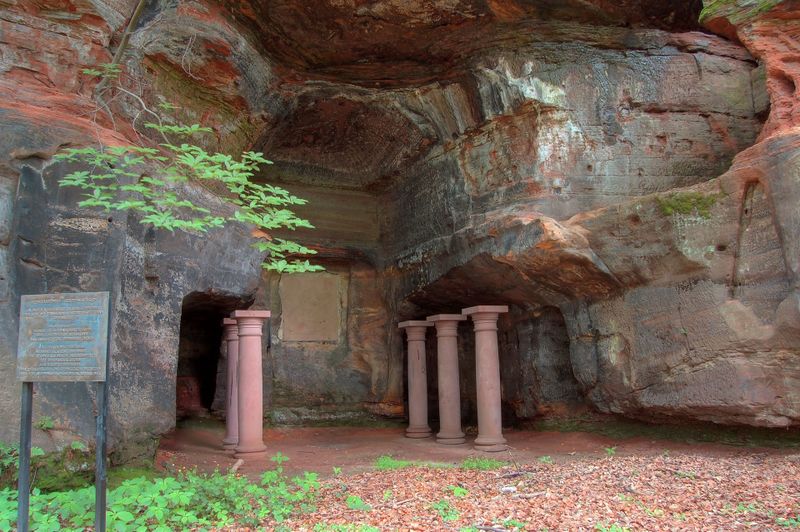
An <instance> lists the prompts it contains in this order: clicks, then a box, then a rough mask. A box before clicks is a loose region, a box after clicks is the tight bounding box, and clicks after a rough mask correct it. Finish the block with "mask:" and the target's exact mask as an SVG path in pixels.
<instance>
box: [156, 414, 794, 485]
mask: <svg viewBox="0 0 800 532" xmlns="http://www.w3.org/2000/svg"><path fill="white" fill-rule="evenodd" d="M223 435H224V427H223V425H222V424H218V423H216V422H212V421H206V420H204V421H203V422H202V423H201V424H196V425H195V424H191V425H189V426H185V427H181V428H179V429H176V430H175V431H173V432H171V433H170V434H168V435H166V436H165V437H164V438H163V439H162V440H161V446H160V447H159V450H158V454H157V457H156V467H157V468H159V469H165V470H173V469H187V468H188V469H190V468H197V469H198V470H199V471H204V472H212V471H214V470H215V469H219V470H220V471H225V470H227V469H229V468H230V467H232V466H233V465H234V463H235V462H236V459H235V458H234V457H233V454H232V453H231V452H228V451H225V450H223V449H222V447H221V444H222V438H223ZM504 435H505V437H506V439H507V440H508V444H509V447H510V449H509V451H507V452H501V453H491V454H487V453H480V452H476V451H475V450H473V448H472V446H471V445H470V444H469V440H470V439H474V436H473V437H472V438H470V437H469V436H468V442H467V444H464V445H455V446H448V445H438V444H436V443H435V442H434V440H433V439H432V438H426V439H411V438H406V437H405V436H404V432H403V429H402V428H385V427H378V428H368V427H285V428H268V429H265V430H264V443H266V445H267V449H268V454H267V456H266V457H265V458H264V459H261V460H257V461H248V462H245V463H244V464H243V465H242V466H241V468H240V469H239V471H240V472H242V473H245V474H248V475H252V476H254V478H255V476H256V475H258V474H260V473H261V472H262V471H264V469H267V468H271V467H273V466H274V464H273V463H272V462H270V461H269V457H271V456H272V455H274V454H275V453H277V452H280V453H283V454H284V455H286V456H287V457H289V461H288V462H287V463H285V464H284V469H285V470H286V471H287V472H288V473H290V474H294V473H298V472H302V471H315V472H317V473H319V474H320V476H321V477H326V476H329V475H330V474H331V473H332V471H333V468H334V467H338V468H341V470H342V472H343V473H345V474H347V473H355V472H361V471H367V470H371V469H372V467H373V465H374V463H375V459H376V458H377V457H379V456H382V455H390V456H393V457H394V458H397V459H402V460H414V461H421V462H444V463H453V464H455V463H459V462H461V461H462V460H464V458H467V457H469V456H488V457H492V458H496V459H498V460H505V461H511V462H516V463H519V464H526V463H533V462H536V461H537V459H538V458H539V457H541V456H545V455H547V456H551V457H553V459H554V460H556V461H559V460H570V459H575V458H580V457H598V458H599V457H603V456H606V452H605V448H607V447H616V452H615V456H625V455H638V456H653V455H660V454H662V453H663V452H664V451H665V450H669V451H670V453H671V454H675V453H691V454H700V455H704V456H714V457H730V456H743V455H750V454H754V453H758V454H770V455H772V454H777V455H781V454H793V453H794V452H793V451H787V450H779V449H767V448H742V447H734V446H729V445H720V444H712V443H702V444H686V443H678V442H673V441H664V440H653V439H646V438H628V439H613V438H608V437H605V436H601V435H597V434H591V433H586V432H534V431H514V430H506V431H505V432H504ZM795 452H796V451H795Z"/></svg>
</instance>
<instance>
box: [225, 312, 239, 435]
mask: <svg viewBox="0 0 800 532" xmlns="http://www.w3.org/2000/svg"><path fill="white" fill-rule="evenodd" d="M222 337H223V338H224V339H225V348H226V349H225V350H226V352H227V353H228V355H227V358H228V360H227V364H226V365H225V368H226V373H227V383H228V387H227V388H226V390H225V439H223V440H222V446H223V447H224V448H226V449H234V448H236V444H237V443H238V442H239V406H238V405H239V397H238V394H239V326H238V325H237V324H236V320H234V319H231V318H225V319H223V320H222Z"/></svg>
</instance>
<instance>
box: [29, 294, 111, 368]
mask: <svg viewBox="0 0 800 532" xmlns="http://www.w3.org/2000/svg"><path fill="white" fill-rule="evenodd" d="M107 341H108V292H81V293H64V294H41V295H28V296H22V303H21V308H20V320H19V347H18V350H17V357H18V360H17V380H20V381H24V382H74V381H104V380H105V378H106V358H107V357H106V344H107Z"/></svg>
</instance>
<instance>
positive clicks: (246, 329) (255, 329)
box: [231, 310, 271, 336]
mask: <svg viewBox="0 0 800 532" xmlns="http://www.w3.org/2000/svg"><path fill="white" fill-rule="evenodd" d="M270 315H271V313H270V311H268V310H235V311H234V312H233V314H231V316H233V318H234V319H235V320H236V324H237V326H238V328H239V336H262V331H261V329H262V327H263V326H264V320H266V319H267V318H269V317H270Z"/></svg>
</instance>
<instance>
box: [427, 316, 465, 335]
mask: <svg viewBox="0 0 800 532" xmlns="http://www.w3.org/2000/svg"><path fill="white" fill-rule="evenodd" d="M466 319H467V317H466V316H463V315H461V314H436V315H434V316H428V321H429V322H431V323H433V324H434V325H435V326H436V337H437V338H445V337H455V336H458V324H459V322H462V321H464V320H466Z"/></svg>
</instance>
